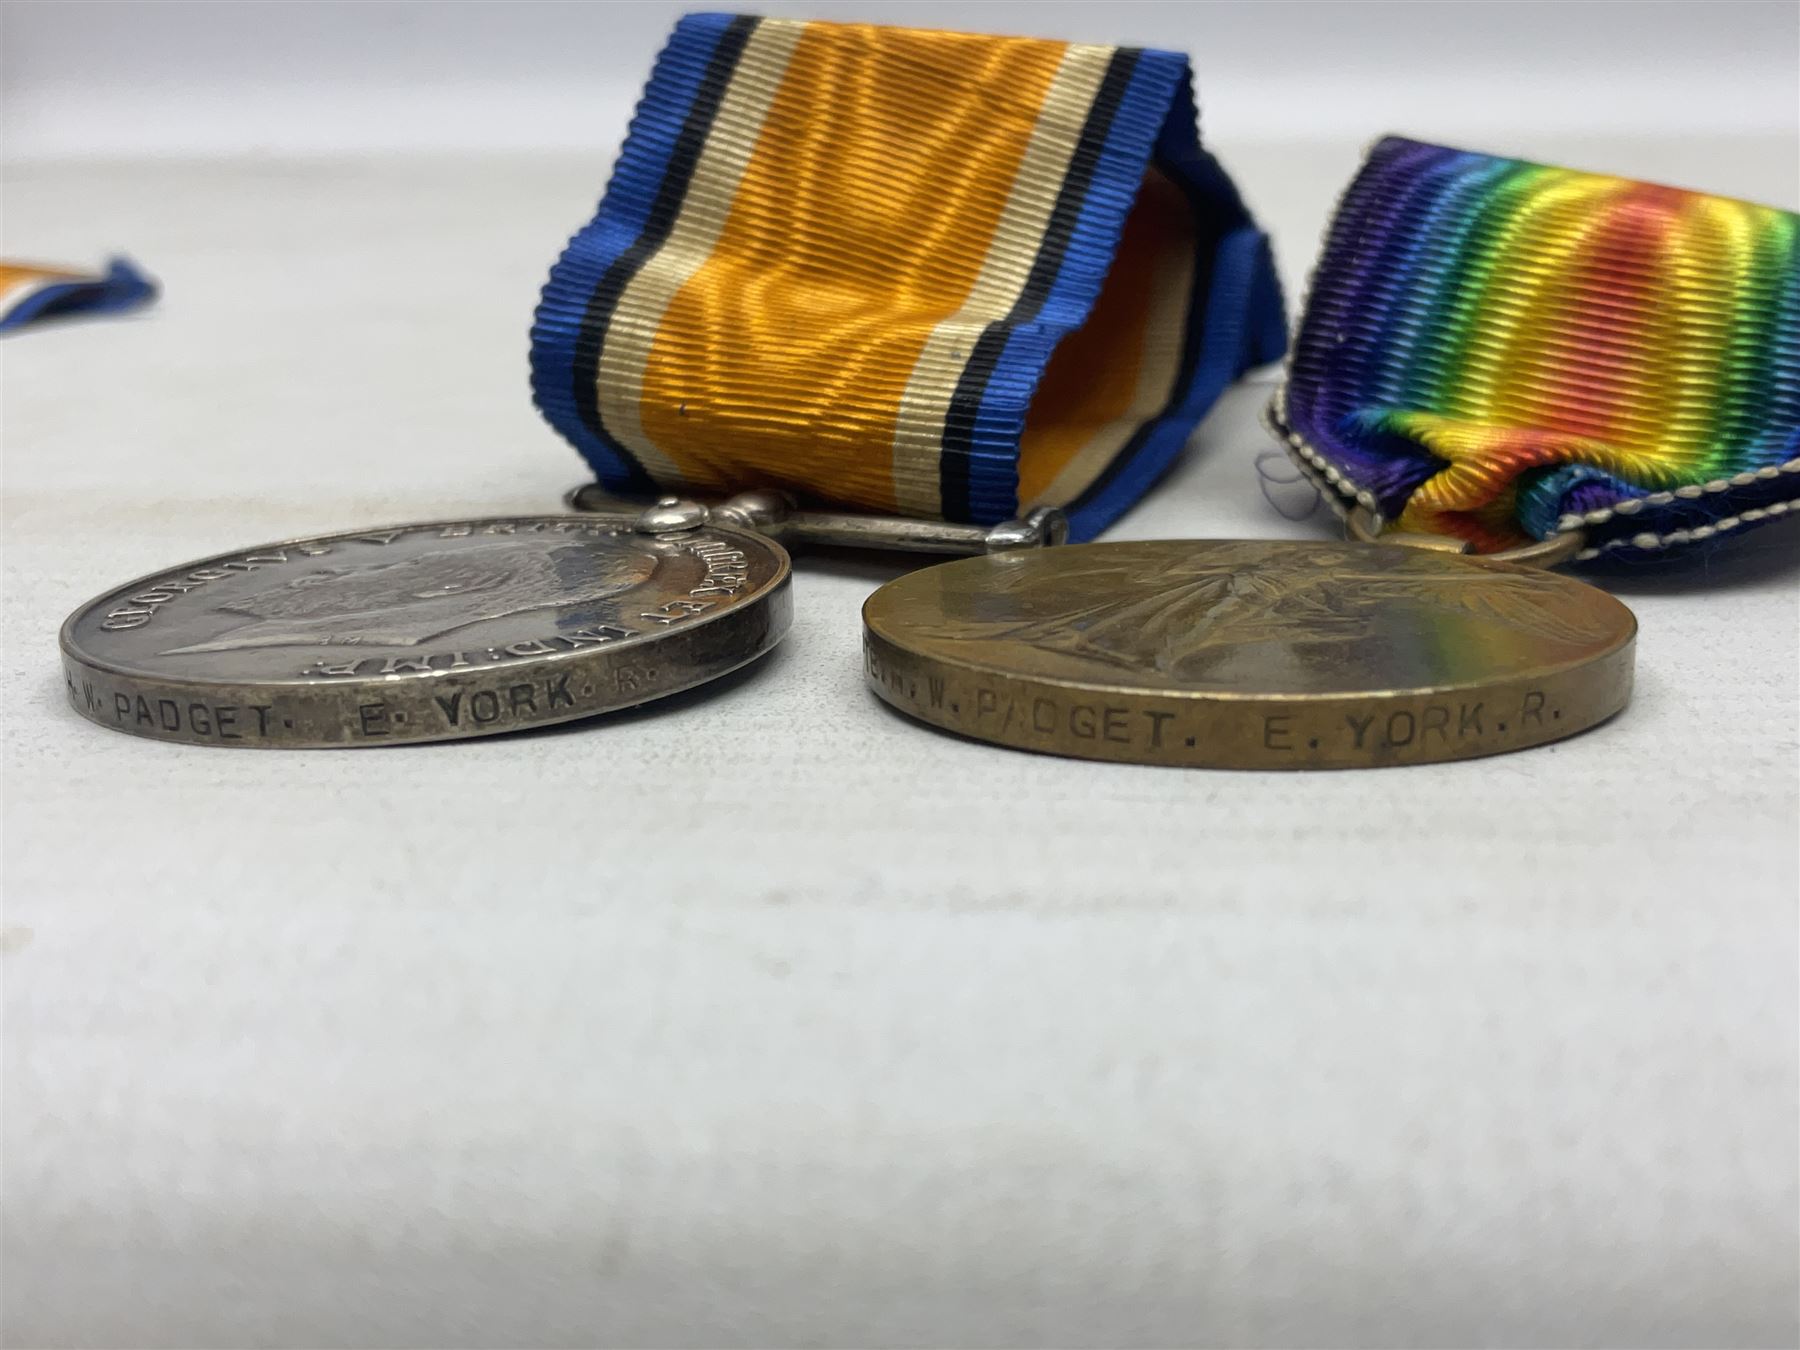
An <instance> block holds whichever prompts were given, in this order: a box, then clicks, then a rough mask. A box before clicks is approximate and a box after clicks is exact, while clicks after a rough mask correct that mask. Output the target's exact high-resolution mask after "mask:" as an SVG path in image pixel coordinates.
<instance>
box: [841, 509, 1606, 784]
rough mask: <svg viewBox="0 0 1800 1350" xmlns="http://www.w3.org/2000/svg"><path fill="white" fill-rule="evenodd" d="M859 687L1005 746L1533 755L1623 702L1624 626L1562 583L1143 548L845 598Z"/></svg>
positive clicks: (1349, 561) (1492, 570)
mask: <svg viewBox="0 0 1800 1350" xmlns="http://www.w3.org/2000/svg"><path fill="white" fill-rule="evenodd" d="M863 625H864V669H865V674H866V676H867V679H868V682H869V685H870V687H871V688H873V689H874V691H875V692H876V693H877V694H879V695H880V696H881V697H882V698H883V699H885V700H887V701H888V702H889V703H891V704H893V705H894V706H895V707H896V708H899V709H900V710H901V711H903V712H906V713H910V714H911V715H912V716H914V717H917V718H920V719H921V720H923V721H926V722H930V723H932V724H934V725H936V726H940V727H943V728H945V729H946V730H949V731H955V732H960V733H962V734H963V735H965V736H972V737H976V738H979V739H982V740H987V741H993V742H996V743H998V744H1001V745H1008V746H1013V747H1016V748H1018V749H1022V750H1039V751H1044V752H1047V753H1050V754H1058V755H1074V756H1080V757H1083V758H1087V759H1107V760H1121V761H1127V762H1132V763H1146V764H1182V765H1193V766H1201V767H1215V768H1245V769H1275V768H1292V769H1322V768H1349V767H1358V766H1377V765H1397V764H1420V763H1428V762H1431V761H1435V760H1450V759H1465V758H1469V757H1472V756H1475V755H1491V754H1499V753H1502V752H1504V751H1508V750H1522V749H1525V748H1526V747H1528V746H1533V745H1541V744H1543V743H1545V742H1547V741H1554V740H1558V739H1560V738H1562V737H1564V736H1570V735H1573V734H1574V733H1576V732H1578V731H1583V730H1585V729H1587V728H1589V727H1592V726H1594V725H1595V724H1597V723H1599V722H1603V721H1605V720H1606V719H1607V718H1609V717H1611V716H1612V715H1613V714H1614V713H1616V712H1618V711H1619V710H1620V709H1621V708H1623V707H1624V706H1625V704H1626V702H1627V700H1628V699H1629V698H1630V696H1631V670H1632V656H1633V643H1634V640H1635V636H1636V632H1637V623H1636V620H1635V619H1634V618H1633V617H1632V614H1631V611H1630V610H1628V609H1626V608H1625V606H1624V605H1622V604H1620V603H1619V602H1618V601H1617V600H1615V599H1613V598H1612V597H1611V596H1610V595H1608V594H1606V593H1605V592H1604V591H1601V590H1598V589H1596V588H1594V587H1592V586H1588V585H1584V584H1583V583H1581V582H1579V581H1575V580H1573V579H1571V578H1569V577H1565V576H1560V575H1558V574H1556V573H1553V572H1547V571H1541V570H1537V569H1534V568H1528V567H1521V566H1518V565H1515V564H1509V563H1496V562H1483V561H1480V560H1478V559H1474V558H1468V557H1463V556H1459V555H1456V554H1450V553H1441V552H1435V551H1430V550H1424V549H1414V548H1406V547H1399V546H1393V545H1371V544H1357V543H1344V544H1336V543H1300V542H1288V541H1274V540H1271V541H1211V540H1157V541H1147V542H1122V543H1105V544H1081V545H1076V546H1073V547H1066V548H1050V549H1043V550H1038V551H1032V552H1019V553H1001V554H991V555H988V556H986V557H978V558H967V559H963V560H961V561H958V562H952V563H944V564H942V565H940V566H937V567H930V568H926V569H924V570H923V571H919V572H914V573H911V574H910V575H907V576H903V577H900V578H898V579H897V580H895V581H891V582H889V583H888V584H887V585H885V586H883V587H882V588H881V589H880V590H878V591H877V592H875V594H874V595H872V596H871V597H869V600H868V602H867V603H866V604H865V605H864V606H863Z"/></svg>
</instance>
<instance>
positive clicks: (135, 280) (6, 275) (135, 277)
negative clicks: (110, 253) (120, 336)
mask: <svg viewBox="0 0 1800 1350" xmlns="http://www.w3.org/2000/svg"><path fill="white" fill-rule="evenodd" d="M155 298H156V283H155V282H154V281H152V280H150V278H149V277H147V276H145V275H144V274H143V273H142V272H140V271H138V270H137V268H135V267H133V266H132V265H131V264H130V263H129V262H127V261H126V260H125V259H124V258H114V259H113V260H112V261H111V262H110V263H108V264H107V269H106V271H104V272H71V271H69V270H67V269H65V268H60V267H42V266H38V265H36V264H33V263H9V262H0V333H10V332H14V331H16V330H18V329H21V328H24V327H25V326H26V325H28V324H31V323H35V322H37V321H38V320H40V319H51V318H64V317H69V316H74V315H83V314H116V313H119V312H121V311H123V310H127V309H136V308H137V307H138V306H139V305H145V304H148V303H149V302H150V301H151V300H154V299H155Z"/></svg>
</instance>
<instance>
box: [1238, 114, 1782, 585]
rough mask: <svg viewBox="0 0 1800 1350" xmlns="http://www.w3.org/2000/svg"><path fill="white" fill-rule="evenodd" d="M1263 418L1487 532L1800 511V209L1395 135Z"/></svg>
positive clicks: (1411, 520)
mask: <svg viewBox="0 0 1800 1350" xmlns="http://www.w3.org/2000/svg"><path fill="white" fill-rule="evenodd" d="M1274 417H1275V421H1276V422H1277V424H1278V427H1279V429H1281V430H1282V431H1284V432H1285V433H1286V434H1287V435H1288V437H1289V440H1290V445H1291V447H1292V448H1293V449H1294V450H1295V451H1296V453H1297V455H1298V457H1299V458H1300V459H1301V460H1302V462H1303V464H1304V466H1305V467H1307V468H1309V469H1311V470H1312V471H1313V472H1314V473H1315V474H1316V475H1318V476H1319V477H1321V478H1323V479H1325V480H1326V481H1327V482H1328V483H1329V484H1330V486H1331V487H1332V488H1333V489H1335V490H1336V491H1337V492H1339V493H1341V494H1342V495H1343V496H1344V497H1345V498H1346V499H1349V498H1358V499H1360V500H1362V501H1363V502H1364V504H1366V505H1369V506H1372V507H1374V508H1375V509H1377V510H1378V511H1379V512H1381V514H1382V515H1383V516H1384V517H1386V518H1387V519H1390V520H1397V521H1398V522H1399V524H1400V526H1401V527H1402V528H1406V529H1411V530H1419V531H1427V532H1437V533H1445V534H1452V535H1457V536H1460V537H1461V538H1464V539H1467V540H1470V541H1471V542H1472V543H1473V544H1474V545H1475V546H1476V547H1477V548H1478V549H1480V550H1483V551H1488V550H1496V549H1503V548H1506V547H1509V546H1512V545H1516V544H1519V543H1521V542H1524V541H1527V540H1531V539H1543V538H1547V537H1549V536H1551V535H1553V534H1556V533H1559V532H1563V531H1568V530H1576V529H1579V530H1582V531H1584V532H1585V534H1586V538H1587V545H1588V547H1587V549H1586V551H1585V552H1584V554H1583V556H1584V557H1589V558H1591V557H1595V556H1599V555H1603V554H1611V553H1625V554H1638V555H1643V554H1646V553H1650V552H1655V551H1660V550H1664V549H1667V548H1670V547H1672V546H1678V545H1682V544H1691V543H1697V542H1701V541H1704V540H1707V539H1712V538H1714V537H1716V536H1718V535H1720V534H1721V533H1724V532H1727V531H1732V530H1736V529H1740V528H1742V527H1744V526H1748V525H1754V524H1757V523H1759V522H1761V521H1765V520H1769V519H1773V518H1775V517H1777V516H1780V515H1783V514H1785V513H1786V512H1787V511H1789V510H1790V509H1800V506H1796V505H1795V502H1796V499H1797V498H1800V217H1797V216H1795V215H1794V214H1793V213H1792V212H1788V211H1782V210H1778V209H1776V208H1774V207H1769V206H1756V205H1753V204H1751V203H1748V202H1740V201H1731V200H1726V199H1723V198H1719V197H1711V196H1706V195H1704V194H1701V193H1697V192H1686V191H1682V190H1680V189H1677V188H1671V187H1660V186H1656V185H1653V184H1649V183H1639V182H1633V181H1631V180H1629V179H1624V178H1613V177H1607V176H1605V175H1601V174H1593V173H1582V172H1577V171H1575V170H1572V169H1559V168H1551V167H1548V166H1545V165H1541V164H1530V163H1526V162H1524V161H1522V160H1515V159H1501V158H1496V157H1495V156H1492V155H1482V154H1471V153H1468V152H1466V151H1461V150H1451V149H1446V148H1444V147H1442V146H1436V145H1423V144H1419V143H1417V142H1414V141H1407V140H1400V139H1388V140H1384V141H1382V142H1381V143H1380V144H1379V145H1377V146H1376V147H1375V149H1374V150H1373V151H1372V152H1371V153H1370V155H1369V158H1368V161H1367V162H1366V163H1365V164H1364V166H1363V168H1362V170H1361V172H1360V173H1359V174H1358V175H1357V177H1356V179H1355V181H1354V182H1353V183H1352V184H1351V186H1350V188H1349V190H1348V192H1347V193H1346V194H1345V196H1344V199H1343V201H1342V203H1341V204H1340V205H1339V207H1338V211H1337V214H1336V217H1335V219H1334V220H1333V221H1332V224H1331V227H1330V231H1329V234H1328V236H1327V239H1326V242H1325V248H1324V253H1323V255H1322V256H1321V258H1320V260H1319V265H1318V269H1317V271H1316V272H1315V274H1314V277H1313V282H1312V289H1311V293H1310V295H1309V297H1308V299H1307V304H1306V312H1305V314H1304V315H1303V316H1302V318H1301V322H1300V327H1299V330H1298V333H1297V335H1296V337H1295V342H1294V351H1293V355H1292V357H1291V359H1290V364H1289V370H1288V375H1287V379H1286V381H1285V384H1284V386H1283V389H1282V392H1281V394H1280V395H1279V396H1278V398H1277V401H1276V406H1275V409H1274Z"/></svg>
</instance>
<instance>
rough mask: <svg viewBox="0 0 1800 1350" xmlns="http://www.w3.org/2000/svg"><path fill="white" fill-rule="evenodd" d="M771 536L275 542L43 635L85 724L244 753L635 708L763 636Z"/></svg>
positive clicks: (549, 529)
mask: <svg viewBox="0 0 1800 1350" xmlns="http://www.w3.org/2000/svg"><path fill="white" fill-rule="evenodd" d="M790 613H791V601H790V598H789V591H788V558H787V554H786V553H785V552H784V551H783V549H782V548H781V546H780V545H779V544H776V543H774V542H773V541H771V540H769V539H765V538H763V537H762V536H760V535H756V534H752V533H749V532H747V531H744V530H738V529H733V528H726V527H720V526H715V525H712V524H706V525H703V526H701V527H700V528H697V529H690V530H684V531H680V532H676V533H668V534H646V533H640V532H637V531H634V530H633V529H632V528H631V527H630V523H629V522H627V521H621V520H618V519H593V518H585V519H584V518H581V517H570V516H542V517H538V516H527V517H506V518H501V519H492V520H466V521H438V522H433V523H430V524H422V525H407V526H401V527H398V528H391V529H380V530H357V531H350V532H347V533H343V534H332V535H323V536H320V537H318V538H313V539H300V540H290V541H288V542H285V543H279V544H267V545H263V546H261V547H258V548H250V549H242V550H239V551H237V552H234V553H226V554H221V555H220V556H218V557H215V558H208V559H205V560H203V561H200V562H194V563H188V564H185V565H183V566H181V567H177V568H173V569H171V570H169V571H165V572H158V573H155V574H152V575H151V576H148V577H144V578H141V579H139V580H137V581H134V582H132V583H130V584H129V585H126V586H121V587H119V588H118V589H116V590H113V591H109V592H107V593H106V594H105V595H102V596H100V597H99V598H98V599H96V600H93V601H91V602H90V603H88V604H86V605H84V606H82V607H81V608H80V609H79V610H77V611H76V612H75V613H74V614H73V615H71V616H70V617H69V619H68V621H67V622H66V623H65V624H64V625H63V629H62V652H63V675H64V684H65V686H66V689H67V693H68V697H69V700H70V702H71V703H72V704H73V705H74V707H75V710H76V711H77V712H79V713H81V714H82V715H83V716H84V717H87V718H89V719H90V720H92V721H95V722H98V723H100V724H101V725H102V726H105V727H111V728H113V729H114V730H116V731H126V732H130V733H132V734H134V735H139V736H147V737H152V738H154V739H157V740H167V741H181V742H187V743H193V744H202V745H225V746H238V747H250V748H256V747H263V748H280V747H292V748H306V747H329V746H365V745H393V744H398V743H405V742H413V741H439V740H455V739H460V738H463V737H469V736H483V735H489V734H492V733H495V732H503V731H517V730H520V729H523V728H526V727H533V726H544V725H547V724H549V723H553V722H566V721H570V720H572V719H575V718H579V717H589V716H592V715H593V714H596V713H604V712H610V711H613V710H615V709H619V708H626V707H632V706H635V705H637V704H641V703H647V702H649V701H651V700H652V699H657V698H662V697H664V696H665V695H668V694H673V693H677V692H679V691H680V690H683V689H691V688H693V687H694V686H695V685H699V684H703V683H705V682H706V681H708V680H711V679H715V678H717V677H718V676H720V675H723V674H726V673H727V672H728V671H732V670H735V669H737V668H738V667H739V666H743V665H745V664H747V663H749V662H751V661H754V660H755V659H756V658H757V657H759V656H761V655H763V654H764V653H765V652H767V651H768V650H769V649H770V648H772V647H773V646H774V645H775V644H776V643H777V642H778V641H780V639H781V637H782V635H783V634H784V633H785V632H786V631H787V627H788V622H789V617H790Z"/></svg>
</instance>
